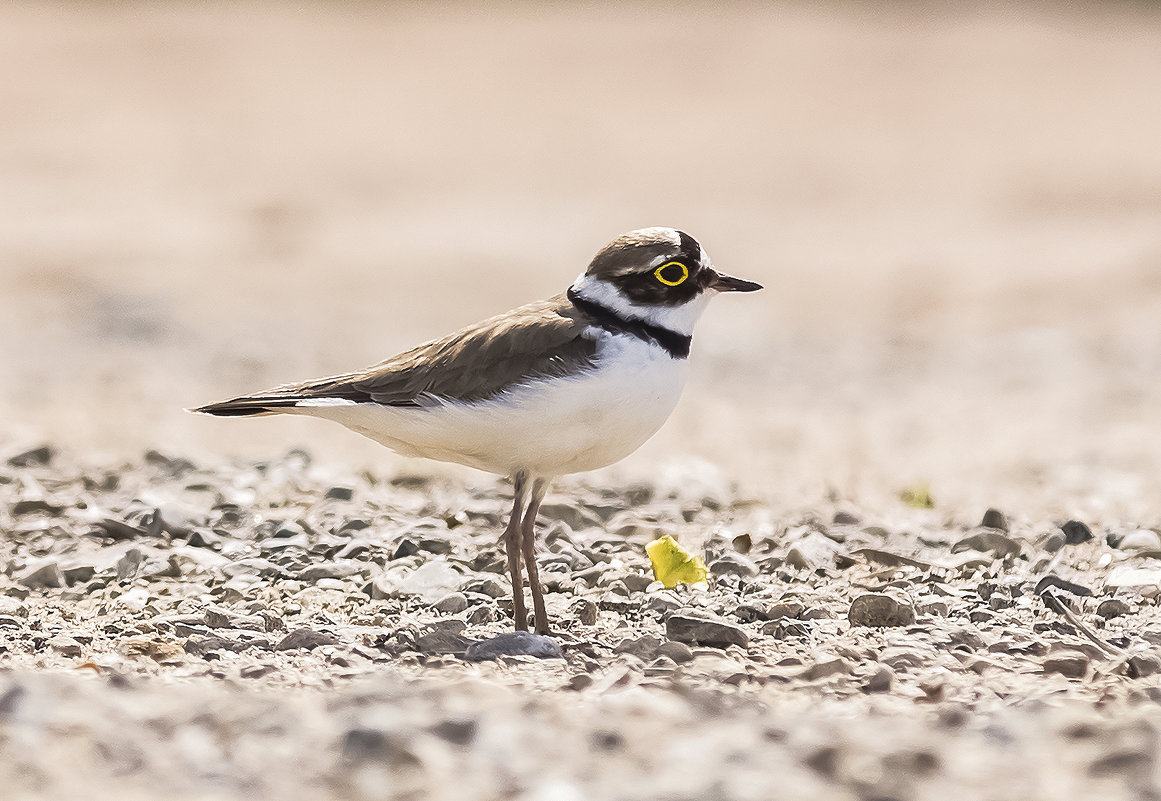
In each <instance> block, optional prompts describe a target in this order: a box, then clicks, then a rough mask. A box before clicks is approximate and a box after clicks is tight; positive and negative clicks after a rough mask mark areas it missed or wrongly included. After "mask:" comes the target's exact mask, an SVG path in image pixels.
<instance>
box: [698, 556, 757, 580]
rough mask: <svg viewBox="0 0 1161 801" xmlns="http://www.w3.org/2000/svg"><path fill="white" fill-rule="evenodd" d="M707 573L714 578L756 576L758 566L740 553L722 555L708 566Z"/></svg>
mask: <svg viewBox="0 0 1161 801" xmlns="http://www.w3.org/2000/svg"><path fill="white" fill-rule="evenodd" d="M709 571H710V573H711V574H713V575H714V576H743V577H748V576H756V575H758V566H757V565H756V564H754V561H753V560H752V559H748V558H747V557H745V556H743V555H742V554H740V553H729V552H727V553H724V554H722V555H721V556H720V557H718V558H717V559H715V560H714V561H713V562H711V563H710V564H709Z"/></svg>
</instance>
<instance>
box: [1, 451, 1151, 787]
mask: <svg viewBox="0 0 1161 801" xmlns="http://www.w3.org/2000/svg"><path fill="white" fill-rule="evenodd" d="M679 485H680V486H681V488H682V489H681V490H680V491H664V490H659V489H657V488H656V487H652V486H648V485H644V484H640V485H633V486H626V487H621V488H617V489H612V488H607V487H596V486H590V485H586V484H584V483H581V482H579V481H574V482H569V483H566V484H564V485H563V486H562V487H560V488H558V493H557V494H556V495H554V496H550V498H549V501H548V502H547V504H546V509H545V517H546V519H547V522H546V524H545V526H544V530H543V532H542V536H541V541H542V550H541V558H540V566H541V571H542V574H543V575H544V576H545V577H546V584H547V587H548V589H549V591H550V592H549V595H548V602H549V610H550V613H551V615H552V619H553V621H554V624H555V626H556V627H557V635H556V636H557V639H558V641H559V642H560V644H561V646H562V648H563V653H564V657H563V658H562V659H545V660H540V659H535V658H533V657H528V656H509V657H502V658H500V659H498V660H494V661H483V662H473V661H468V660H467V659H466V658H465V656H464V651H465V649H466V647H467V645H468V644H470V643H471V642H472V641H473V640H478V639H484V638H487V637H490V636H492V635H494V634H497V633H500V632H502V631H505V630H508V629H510V627H511V619H510V616H509V615H510V602H509V601H508V593H509V586H508V585H507V583H506V579H505V575H504V572H503V568H502V553H501V551H500V550H499V548H498V542H497V538H498V532H499V530H500V525H501V518H502V515H503V513H504V510H505V508H506V505H507V501H506V500H505V496H506V493H507V492H508V491H509V490H508V488H507V487H506V486H504V485H503V484H500V483H496V484H490V483H484V484H481V485H480V486H478V487H475V488H468V489H465V488H464V486H463V485H461V484H457V483H454V482H450V481H448V480H447V479H445V478H432V477H425V476H423V475H395V476H375V475H370V474H363V475H349V474H347V475H344V474H336V473H334V472H333V471H331V470H328V469H322V468H319V467H315V466H312V465H311V463H310V459H309V456H308V455H307V454H306V453H303V452H301V451H295V452H292V453H290V454H288V455H286V456H285V457H284V458H282V459H279V460H277V461H271V462H267V463H261V464H218V465H205V466H203V465H195V464H193V463H191V462H190V461H188V460H185V459H182V458H175V457H172V456H166V455H162V454H160V453H156V452H150V453H147V454H145V455H144V457H143V458H141V459H138V460H134V461H132V462H128V463H123V464H105V465H98V464H87V463H84V462H82V461H78V460H76V459H75V458H74V457H72V456H70V455H69V454H67V453H66V454H61V453H56V452H54V450H53V449H52V448H48V447H45V448H40V449H36V450H33V451H30V452H26V453H23V454H15V455H13V456H12V457H11V458H10V459H9V461H8V462H7V463H6V464H4V465H3V467H0V498H2V500H3V502H2V504H0V530H3V531H4V532H6V534H7V536H6V537H5V538H4V540H3V544H2V546H0V547H2V548H3V551H2V552H0V564H2V565H4V572H3V576H0V592H2V594H0V631H3V634H4V637H3V640H2V645H0V648H2V652H3V653H2V657H0V659H2V666H3V671H2V672H0V780H2V781H3V784H4V786H5V787H6V788H7V796H6V797H9V798H60V797H78V796H80V795H82V794H83V795H84V796H85V797H87V798H92V799H104V798H122V799H124V798H130V799H131V798H156V797H158V795H159V793H164V795H165V796H167V797H174V798H214V799H234V798H277V799H326V798H334V799H339V798H342V799H363V798H368V799H369V798H392V799H394V798H400V799H402V798H436V799H442V798H457V799H505V798H521V799H546V800H548V799H553V800H558V799H563V800H565V801H567V800H568V799H597V798H601V799H604V798H608V799H673V800H675V801H676V800H677V799H770V798H795V799H802V798H827V799H843V798H859V799H872V798H873V799H927V798H931V799H935V798H947V797H957V798H968V797H979V798H990V799H1007V798H1012V799H1017V798H1019V799H1024V800H1025V801H1027V799H1039V798H1044V799H1049V798H1052V799H1059V798H1065V797H1102V798H1138V799H1139V798H1153V797H1157V796H1158V792H1157V789H1156V788H1157V781H1158V778H1159V775H1158V764H1157V758H1156V755H1157V750H1158V731H1159V730H1161V729H1159V727H1161V710H1159V708H1158V702H1161V658H1159V657H1158V655H1157V649H1156V645H1157V644H1158V643H1161V616H1159V615H1158V612H1157V606H1156V598H1157V596H1158V593H1159V589H1161V568H1159V567H1157V564H1158V562H1157V559H1159V558H1161V537H1159V536H1158V534H1157V533H1156V532H1155V531H1152V530H1149V529H1143V528H1138V527H1136V526H1132V525H1120V524H1117V523H1114V522H1111V521H1087V523H1088V525H1086V521H1063V520H1057V521H1050V520H1043V521H1031V522H1029V521H1016V520H1007V519H1005V516H1004V515H1003V514H1002V513H1001V512H999V511H996V510H991V511H989V513H988V514H987V515H986V518H985V519H984V520H983V521H965V520H957V519H955V518H954V516H949V515H948V514H947V513H945V512H944V511H942V510H940V509H925V508H919V506H921V505H922V503H923V501H924V500H925V499H924V498H923V496H922V492H918V491H917V492H916V493H915V495H916V497H912V498H911V502H910V503H906V502H904V501H903V500H899V501H898V502H897V503H896V504H895V505H894V506H892V507H891V508H889V509H885V510H878V511H875V510H869V509H861V508H857V507H855V506H854V505H852V504H850V503H847V502H844V501H842V500H841V499H839V500H834V501H833V502H830V503H827V504H821V505H815V506H814V507H813V508H811V509H809V510H793V509H774V508H771V507H770V506H769V505H768V504H763V503H759V502H756V501H754V500H752V499H748V498H746V497H740V496H738V495H737V494H736V493H735V492H733V491H731V490H729V489H728V487H727V488H723V482H722V481H721V480H720V477H719V476H714V475H712V474H707V472H706V471H705V470H704V468H700V467H697V466H690V467H689V469H688V470H687V473H686V474H685V476H684V478H683V480H682V481H681V482H679ZM977 523H982V524H981V525H977ZM983 524H986V525H983ZM662 534H672V535H674V536H676V537H678V539H680V540H681V541H682V542H683V543H684V544H685V545H687V546H688V547H691V548H692V549H694V550H697V551H699V552H702V553H704V554H705V556H706V560H707V562H708V564H709V566H710V570H711V574H712V581H711V584H710V586H709V587H708V588H685V587H680V588H678V589H675V590H666V589H664V588H662V587H661V586H660V584H658V583H656V582H654V581H652V577H651V574H650V571H649V567H648V563H647V560H646V557H645V554H644V544H645V543H646V542H647V541H649V540H651V539H653V538H655V537H657V536H659V535H662ZM1046 577H1047V579H1046ZM1037 585H1041V586H1040V589H1042V590H1043V592H1044V595H1037V590H1038V587H1037ZM1044 585H1051V586H1049V587H1048V588H1047V589H1044ZM1089 593H1091V594H1089ZM1053 599H1057V601H1056V602H1057V603H1059V604H1060V605H1061V606H1060V608H1059V609H1057V610H1056V611H1053V610H1052V609H1049V608H1048V607H1047V606H1046V603H1053V602H1054V601H1053ZM64 765H67V766H68V768H67V769H62V766H64Z"/></svg>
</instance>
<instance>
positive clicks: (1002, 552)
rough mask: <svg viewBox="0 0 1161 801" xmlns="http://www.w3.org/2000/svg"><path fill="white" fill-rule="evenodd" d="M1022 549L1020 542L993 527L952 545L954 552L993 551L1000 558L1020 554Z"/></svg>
mask: <svg viewBox="0 0 1161 801" xmlns="http://www.w3.org/2000/svg"><path fill="white" fill-rule="evenodd" d="M1020 550H1021V547H1020V543H1018V542H1016V540H1014V539H1012V538H1011V537H1009V536H1007V535H1006V534H1003V533H1001V532H1000V531H996V530H992V529H986V530H984V531H979V532H977V533H975V534H971V535H969V536H967V537H964V538H963V539H961V540H959V541H958V542H956V543H955V544H954V545H952V546H951V552H952V553H962V552H963V551H980V552H982V553H991V554H993V555H994V556H995V557H996V558H998V559H1007V558H1009V557H1014V556H1019V555H1020Z"/></svg>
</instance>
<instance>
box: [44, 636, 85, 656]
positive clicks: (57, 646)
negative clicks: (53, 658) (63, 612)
mask: <svg viewBox="0 0 1161 801" xmlns="http://www.w3.org/2000/svg"><path fill="white" fill-rule="evenodd" d="M48 646H49V647H50V648H52V650H54V651H56V652H57V653H58V654H60V655H61V656H68V657H74V656H80V655H81V654H82V653H84V649H83V648H82V647H81V644H80V643H79V642H77V641H76V640H74V639H73V638H72V637H69V636H68V635H66V634H58V635H56V636H55V637H53V638H52V639H51V640H49V641H48Z"/></svg>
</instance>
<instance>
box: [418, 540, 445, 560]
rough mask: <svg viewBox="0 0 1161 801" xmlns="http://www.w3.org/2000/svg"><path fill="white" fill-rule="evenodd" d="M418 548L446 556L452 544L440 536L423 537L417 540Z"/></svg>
mask: <svg viewBox="0 0 1161 801" xmlns="http://www.w3.org/2000/svg"><path fill="white" fill-rule="evenodd" d="M419 550H421V551H425V552H427V553H433V554H436V555H437V556H446V555H448V554H449V553H451V552H452V544H451V542H450V541H448V540H446V539H443V538H442V537H424V538H423V539H421V540H420V541H419Z"/></svg>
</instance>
